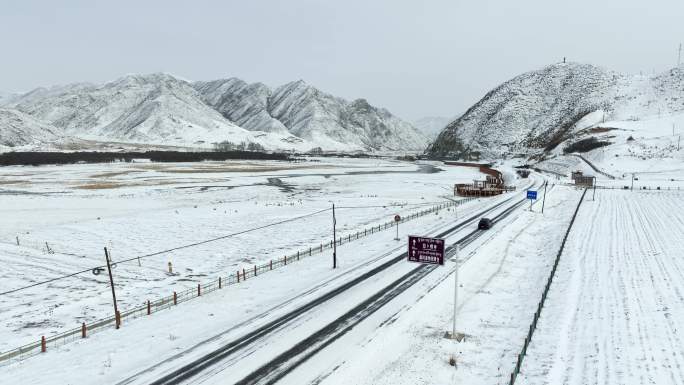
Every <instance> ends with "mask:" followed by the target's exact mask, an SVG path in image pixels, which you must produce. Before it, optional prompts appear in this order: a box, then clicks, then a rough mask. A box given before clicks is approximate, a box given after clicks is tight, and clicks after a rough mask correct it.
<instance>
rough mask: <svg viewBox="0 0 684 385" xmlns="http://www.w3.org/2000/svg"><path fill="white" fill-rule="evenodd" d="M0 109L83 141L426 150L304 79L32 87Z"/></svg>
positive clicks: (157, 78)
mask: <svg viewBox="0 0 684 385" xmlns="http://www.w3.org/2000/svg"><path fill="white" fill-rule="evenodd" d="M0 106H2V107H5V108H11V109H14V110H17V111H20V112H21V113H23V114H28V115H30V116H32V117H33V118H35V119H36V121H39V122H42V123H44V124H49V125H51V126H54V127H56V128H58V129H60V130H63V132H64V135H66V136H69V137H73V138H76V139H85V140H99V141H117V142H128V143H132V144H144V143H149V144H155V145H159V144H163V145H174V146H198V147H202V148H206V147H209V146H211V145H213V144H215V143H221V142H232V143H234V144H239V143H247V144H249V143H255V144H258V145H260V146H261V147H263V148H266V149H271V150H295V151H308V150H311V149H313V148H322V149H323V150H334V151H375V150H406V149H412V150H422V149H424V146H425V145H427V139H425V138H423V137H422V136H421V134H419V133H418V132H417V130H416V129H415V128H413V126H411V125H410V124H408V123H406V122H404V121H402V120H400V119H399V118H396V117H395V116H394V115H392V114H391V113H389V111H387V110H385V109H380V108H376V107H373V106H370V104H368V103H367V102H366V101H365V100H363V101H358V100H355V101H353V102H348V101H346V100H344V99H342V98H339V97H336V96H333V95H330V94H327V93H324V92H322V91H320V90H318V89H316V88H315V87H313V86H310V85H308V84H307V83H306V82H304V81H303V80H298V81H294V82H290V83H287V84H284V85H282V86H280V87H278V88H276V89H273V90H272V89H270V88H269V87H267V86H266V85H264V84H263V83H251V84H249V83H246V82H244V81H242V80H240V79H238V78H228V79H218V80H213V81H200V82H189V81H186V80H183V79H179V78H177V77H175V76H173V75H170V74H166V73H153V74H144V75H143V74H129V75H125V76H122V77H120V78H118V79H115V80H112V81H109V82H106V83H102V84H91V83H73V84H68V85H64V86H52V87H39V88H36V89H34V90H31V91H29V92H27V93H25V94H22V95H18V96H12V97H11V98H3V99H2V100H0ZM36 125H37V126H38V125H39V124H38V123H36ZM2 129H3V128H2V127H0V130H2ZM23 131H26V132H28V130H26V129H25V130H23ZM39 131H40V130H38V131H35V132H39ZM17 133H18V132H15V134H17Z"/></svg>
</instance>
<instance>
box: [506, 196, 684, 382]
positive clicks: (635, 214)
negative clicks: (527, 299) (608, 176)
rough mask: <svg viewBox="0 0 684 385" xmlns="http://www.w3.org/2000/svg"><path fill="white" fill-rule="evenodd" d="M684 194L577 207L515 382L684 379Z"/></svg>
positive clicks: (608, 199) (602, 200)
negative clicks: (572, 225)
mask: <svg viewBox="0 0 684 385" xmlns="http://www.w3.org/2000/svg"><path fill="white" fill-rule="evenodd" d="M683 201H684V192H636V191H635V192H627V191H605V192H600V193H598V194H597V195H596V201H595V202H592V201H591V200H588V201H587V202H585V204H584V205H583V207H582V208H581V209H580V211H579V214H578V217H577V222H576V223H575V226H574V228H573V231H572V232H571V233H570V237H569V238H568V242H567V244H566V247H565V253H564V254H563V256H562V258H561V261H560V264H559V267H558V270H557V273H556V278H555V280H554V282H553V285H552V286H551V291H550V292H549V296H548V298H547V301H546V306H545V307H544V310H543V312H542V317H541V319H540V322H539V324H538V327H537V331H536V332H535V335H534V337H533V339H532V343H531V345H530V348H529V349H528V351H527V357H526V358H525V361H524V364H523V367H522V369H521V376H520V377H519V379H518V381H519V382H518V383H520V384H529V385H532V384H535V385H536V384H630V385H631V384H634V385H637V384H638V385H642V384H682V383H684V335H683V332H684V328H683V326H684V324H683V323H682V319H684V260H682V255H684V211H683V210H682V209H683V206H682V202H683Z"/></svg>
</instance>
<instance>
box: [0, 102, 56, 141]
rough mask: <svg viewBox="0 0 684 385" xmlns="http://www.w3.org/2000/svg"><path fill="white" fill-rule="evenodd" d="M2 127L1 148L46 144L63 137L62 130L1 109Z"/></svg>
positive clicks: (24, 115)
mask: <svg viewBox="0 0 684 385" xmlns="http://www.w3.org/2000/svg"><path fill="white" fill-rule="evenodd" d="M0 127H1V128H2V129H0V147H2V146H4V147H10V148H14V147H18V146H26V145H38V144H46V143H50V142H54V141H56V140H59V139H60V138H62V137H63V132H62V130H61V129H59V128H57V127H54V126H52V125H50V124H48V123H45V122H41V121H39V120H37V119H35V118H34V117H32V116H30V115H27V114H24V113H23V112H21V111H17V110H13V109H8V108H0Z"/></svg>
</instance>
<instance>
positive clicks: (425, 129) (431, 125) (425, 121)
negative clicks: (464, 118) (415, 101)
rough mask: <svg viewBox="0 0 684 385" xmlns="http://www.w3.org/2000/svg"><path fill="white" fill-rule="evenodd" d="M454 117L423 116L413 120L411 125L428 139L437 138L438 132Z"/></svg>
mask: <svg viewBox="0 0 684 385" xmlns="http://www.w3.org/2000/svg"><path fill="white" fill-rule="evenodd" d="M452 120H454V118H446V117H444V116H425V117H422V118H420V119H418V120H415V121H414V122H413V126H414V127H416V128H417V129H418V130H419V131H420V132H422V133H423V135H425V136H427V137H428V138H429V139H430V140H434V139H436V138H437V136H438V135H439V133H440V132H442V130H443V129H444V127H446V126H447V124H449V123H450V122H451V121H452Z"/></svg>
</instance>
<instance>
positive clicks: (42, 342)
mask: <svg viewBox="0 0 684 385" xmlns="http://www.w3.org/2000/svg"><path fill="white" fill-rule="evenodd" d="M40 351H41V353H45V352H46V351H47V343H45V336H41V337H40Z"/></svg>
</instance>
